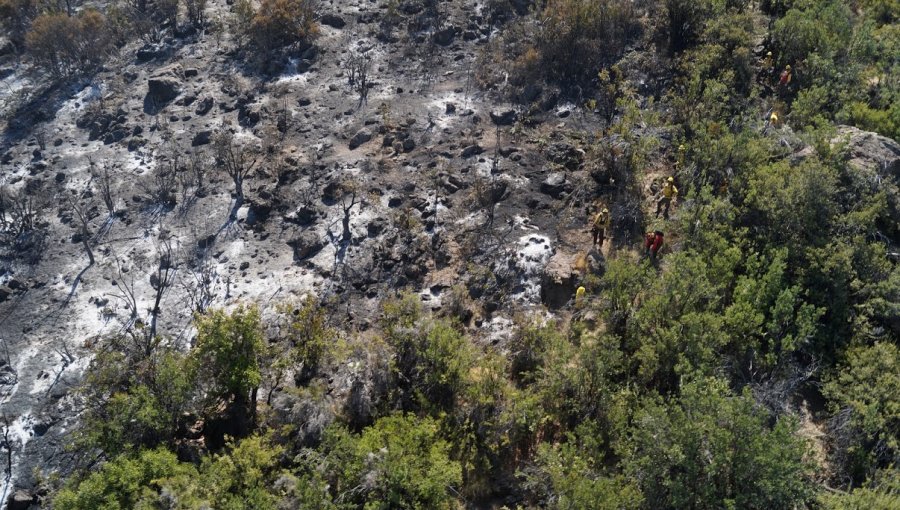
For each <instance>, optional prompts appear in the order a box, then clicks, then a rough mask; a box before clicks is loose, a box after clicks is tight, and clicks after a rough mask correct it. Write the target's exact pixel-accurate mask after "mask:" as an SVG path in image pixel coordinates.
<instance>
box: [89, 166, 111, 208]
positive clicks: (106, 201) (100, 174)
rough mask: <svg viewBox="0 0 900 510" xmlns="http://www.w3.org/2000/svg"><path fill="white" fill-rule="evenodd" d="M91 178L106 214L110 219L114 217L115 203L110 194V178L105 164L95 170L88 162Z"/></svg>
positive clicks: (95, 167)
mask: <svg viewBox="0 0 900 510" xmlns="http://www.w3.org/2000/svg"><path fill="white" fill-rule="evenodd" d="M90 170H91V178H92V180H93V181H94V182H95V183H96V186H97V192H98V193H99V194H100V199H101V200H103V205H105V206H106V212H107V214H108V215H109V217H110V218H112V217H113V216H115V215H116V201H115V199H114V198H113V194H112V176H111V175H110V174H109V168H108V166H107V165H106V164H104V165H102V168H99V169H98V168H97V166H96V165H95V164H94V162H93V161H90Z"/></svg>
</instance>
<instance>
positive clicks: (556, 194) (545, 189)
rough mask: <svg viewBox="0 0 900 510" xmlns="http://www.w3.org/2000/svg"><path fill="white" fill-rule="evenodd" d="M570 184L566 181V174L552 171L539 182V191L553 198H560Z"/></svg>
mask: <svg viewBox="0 0 900 510" xmlns="http://www.w3.org/2000/svg"><path fill="white" fill-rule="evenodd" d="M570 188H571V185H570V184H569V183H568V182H567V181H566V174H564V173H562V172H553V173H551V174H550V175H548V176H547V178H546V179H544V182H542V183H541V193H545V194H547V195H550V196H551V197H553V198H560V197H561V196H562V194H563V193H566V192H567V191H569V190H570Z"/></svg>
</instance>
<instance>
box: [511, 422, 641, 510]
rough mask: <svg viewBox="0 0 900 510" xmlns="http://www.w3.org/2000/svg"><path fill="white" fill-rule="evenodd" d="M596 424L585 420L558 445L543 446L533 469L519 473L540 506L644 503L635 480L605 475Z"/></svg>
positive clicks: (602, 509) (574, 509)
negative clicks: (534, 493)
mask: <svg viewBox="0 0 900 510" xmlns="http://www.w3.org/2000/svg"><path fill="white" fill-rule="evenodd" d="M599 435H600V433H599V430H598V426H597V424H596V423H595V422H591V421H586V422H585V423H582V424H581V425H579V426H578V427H577V429H576V430H575V431H574V432H570V433H567V434H566V441H565V442H563V443H560V444H550V443H543V444H541V445H540V447H539V448H538V452H537V455H536V458H535V466H534V468H532V469H528V470H526V471H524V472H523V473H521V475H522V477H523V478H524V479H525V486H526V487H528V488H530V489H531V490H532V491H533V492H536V493H537V494H536V496H537V497H538V498H539V501H541V502H542V503H543V504H545V505H548V506H552V507H553V508H559V509H561V510H581V509H583V510H589V509H590V510H594V509H596V510H607V509H608V510H620V509H639V508H642V505H643V503H644V501H643V496H642V495H641V491H640V489H639V488H638V487H637V484H636V483H635V481H634V480H628V479H626V478H625V477H623V476H621V475H618V476H616V475H612V476H610V475H607V474H605V471H606V468H605V467H604V464H603V449H602V447H601V445H600V444H598V441H597V440H596V437H598V436H599Z"/></svg>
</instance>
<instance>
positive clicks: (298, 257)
mask: <svg viewBox="0 0 900 510" xmlns="http://www.w3.org/2000/svg"><path fill="white" fill-rule="evenodd" d="M287 244H288V246H290V247H291V248H293V250H294V262H300V261H302V260H305V259H307V258H309V257H312V256H313V255H315V254H316V253H319V252H320V251H322V248H324V247H325V241H324V240H323V239H322V236H320V235H318V234H316V233H315V232H312V231H309V230H307V231H304V232H301V233H300V234H299V235H298V236H297V237H295V238H293V239H291V240H290V241H288V243H287Z"/></svg>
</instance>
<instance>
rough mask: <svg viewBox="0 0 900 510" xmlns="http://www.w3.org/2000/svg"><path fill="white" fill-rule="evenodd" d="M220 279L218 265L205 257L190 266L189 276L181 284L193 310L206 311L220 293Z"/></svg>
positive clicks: (199, 312)
mask: <svg viewBox="0 0 900 510" xmlns="http://www.w3.org/2000/svg"><path fill="white" fill-rule="evenodd" d="M219 281H220V280H219V273H218V271H216V265H215V264H213V263H212V262H211V261H210V260H209V259H207V258H205V257H204V258H203V259H202V260H200V261H198V262H197V263H196V264H195V265H193V266H189V267H188V270H187V276H186V277H185V278H183V279H182V280H181V285H182V287H183V288H184V291H185V294H187V297H188V301H189V302H190V305H191V311H193V312H195V313H198V314H202V313H204V312H206V310H207V309H208V308H209V305H211V304H212V302H213V300H215V298H216V295H218V293H219V288H220V287H219Z"/></svg>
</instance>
